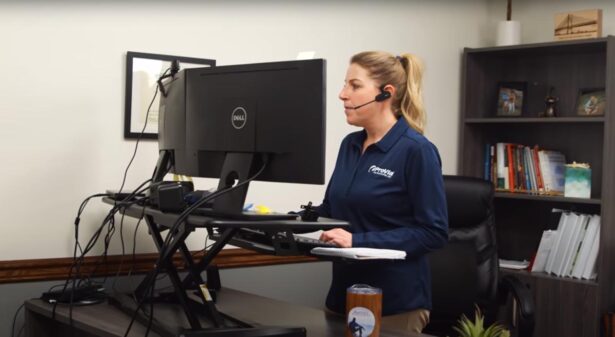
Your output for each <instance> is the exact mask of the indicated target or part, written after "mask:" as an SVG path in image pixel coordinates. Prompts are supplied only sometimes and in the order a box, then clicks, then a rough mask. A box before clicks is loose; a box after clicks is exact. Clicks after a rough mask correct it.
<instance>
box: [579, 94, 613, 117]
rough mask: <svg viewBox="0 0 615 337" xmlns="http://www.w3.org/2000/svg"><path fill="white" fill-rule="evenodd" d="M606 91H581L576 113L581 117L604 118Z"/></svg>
mask: <svg viewBox="0 0 615 337" xmlns="http://www.w3.org/2000/svg"><path fill="white" fill-rule="evenodd" d="M605 108H606V91H605V90H604V88H589V89H580V90H579V95H578V96H577V104H576V112H577V115H579V116H604V110H605Z"/></svg>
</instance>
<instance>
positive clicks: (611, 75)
mask: <svg viewBox="0 0 615 337" xmlns="http://www.w3.org/2000/svg"><path fill="white" fill-rule="evenodd" d="M518 81H523V82H527V92H526V95H525V97H524V100H526V107H525V109H524V111H523V113H522V115H521V116H519V117H498V116H496V113H495V111H496V108H497V107H496V106H497V91H498V84H499V83H500V82H518ZM549 86H553V87H554V89H555V91H554V93H553V95H555V96H557V97H559V101H558V103H557V107H558V111H557V114H556V117H538V113H539V112H540V111H541V110H544V108H545V105H544V98H545V96H546V95H547V89H548V87H549ZM598 87H604V88H605V90H606V98H607V106H606V111H605V114H604V116H598V117H587V116H577V115H576V110H575V107H576V103H577V96H578V93H579V90H580V89H585V88H598ZM461 88H462V93H461V95H462V96H461V97H462V100H461V119H460V146H459V154H460V155H459V168H458V170H459V174H462V175H468V176H475V177H483V172H484V155H485V151H484V149H485V144H495V143H497V142H508V143H517V144H524V145H528V146H533V145H536V144H537V145H539V146H540V147H541V148H544V149H550V150H557V151H560V152H562V153H564V154H565V156H566V161H567V162H572V161H576V162H586V163H589V164H590V165H591V168H592V182H591V189H592V192H591V198H590V199H579V198H565V197H562V196H543V195H536V194H524V193H508V192H497V193H496V194H495V208H496V226H497V235H498V237H497V239H498V249H499V254H500V257H501V258H504V259H518V260H522V259H530V258H531V257H532V255H533V254H534V253H535V251H536V249H537V247H538V244H539V242H540V238H541V234H542V231H543V230H545V229H547V226H548V223H549V222H550V220H552V219H551V218H550V217H552V215H551V209H553V208H562V209H568V210H575V211H579V212H585V213H590V214H600V215H601V217H602V222H601V229H600V231H601V232H600V235H601V237H600V251H599V256H598V262H597V271H598V278H597V279H596V280H590V281H587V280H578V279H572V278H562V277H555V276H551V275H548V274H545V273H530V272H527V271H508V270H501V272H502V273H503V274H505V273H513V274H515V275H516V276H517V277H519V278H520V279H522V280H523V281H524V282H525V283H526V284H527V285H528V286H529V287H530V289H531V291H532V293H533V295H534V299H535V302H536V317H535V318H536V329H535V333H534V335H535V336H562V337H566V336H570V337H572V336H598V335H599V331H600V317H601V315H602V314H603V313H605V312H607V311H608V310H610V309H613V306H614V305H615V287H613V286H612V284H613V283H614V282H615V268H613V265H614V263H615V208H614V207H611V205H615V181H614V178H615V174H613V172H615V118H614V116H613V115H614V114H615V105H614V104H612V103H611V102H614V101H615V37H611V36H609V37H606V38H600V39H589V40H577V41H564V42H549V43H537V44H525V45H517V46H506V47H493V48H466V49H465V50H464V53H463V69H462V86H461ZM602 205H605V207H602Z"/></svg>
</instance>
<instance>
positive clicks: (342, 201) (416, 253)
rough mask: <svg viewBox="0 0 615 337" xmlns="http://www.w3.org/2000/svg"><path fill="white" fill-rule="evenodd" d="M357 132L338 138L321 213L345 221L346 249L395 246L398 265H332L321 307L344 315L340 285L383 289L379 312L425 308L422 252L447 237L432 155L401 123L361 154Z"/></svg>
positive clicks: (427, 292)
mask: <svg viewBox="0 0 615 337" xmlns="http://www.w3.org/2000/svg"><path fill="white" fill-rule="evenodd" d="M365 138H366V133H365V131H364V130H363V131H359V132H354V133H351V134H349V135H348V136H346V138H344V140H343V141H342V144H341V147H340V150H339V154H338V158H337V162H336V165H335V170H334V171H333V175H332V176H331V180H330V181H329V185H328V187H327V191H326V194H325V198H324V201H323V203H322V205H320V206H319V208H318V210H319V212H320V214H321V215H323V216H327V217H332V218H336V219H342V220H346V221H348V222H350V224H351V227H350V232H352V246H353V247H372V248H386V249H397V250H403V251H405V252H406V254H407V256H406V259H405V260H395V261H388V260H377V261H369V262H368V261H359V262H334V263H333V281H332V284H331V288H330V290H329V294H328V296H327V307H328V308H329V309H331V310H333V311H336V312H340V313H344V312H345V303H346V288H348V287H349V286H351V285H353V284H357V283H365V284H369V285H371V286H375V287H378V288H381V289H382V291H383V315H391V314H396V313H401V312H405V311H410V310H414V309H420V308H423V309H431V276H430V272H429V266H428V262H427V256H426V253H428V252H431V251H433V250H435V249H438V248H441V247H442V246H444V244H445V243H446V242H447V238H448V220H447V219H448V216H447V210H446V199H445V196H444V186H443V181H442V170H441V161H440V155H439V154H438V150H437V149H436V147H435V146H434V145H433V144H432V143H431V142H429V140H427V138H425V137H424V136H423V135H421V134H420V133H418V132H417V131H415V130H414V129H412V128H411V127H409V125H408V123H407V122H406V120H405V119H404V118H400V119H399V120H398V121H397V123H395V125H394V126H393V127H392V128H391V129H390V130H389V131H388V132H387V134H386V135H385V136H384V137H383V138H382V139H381V140H380V141H379V142H377V143H375V144H372V145H370V146H369V147H368V148H367V149H366V150H365V152H364V153H363V154H362V153H361V150H362V147H363V142H364V141H365Z"/></svg>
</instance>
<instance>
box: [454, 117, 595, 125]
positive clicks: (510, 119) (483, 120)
mask: <svg viewBox="0 0 615 337" xmlns="http://www.w3.org/2000/svg"><path fill="white" fill-rule="evenodd" d="M465 123H466V124H507V123H517V124H524V123H527V124H531V123H543V124H555V123H604V117H553V118H543V117H518V118H515V117H493V118H467V119H466V120H465Z"/></svg>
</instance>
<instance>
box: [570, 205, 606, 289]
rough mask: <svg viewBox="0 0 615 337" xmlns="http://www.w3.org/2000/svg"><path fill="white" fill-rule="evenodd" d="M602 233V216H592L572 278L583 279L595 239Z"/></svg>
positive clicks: (573, 268)
mask: <svg viewBox="0 0 615 337" xmlns="http://www.w3.org/2000/svg"><path fill="white" fill-rule="evenodd" d="M599 231H600V216H599V215H592V216H590V219H589V221H588V223H587V229H586V230H585V236H584V237H583V241H582V242H581V247H580V248H579V254H578V256H577V258H576V261H575V262H574V265H573V267H572V273H571V274H570V276H572V277H574V278H579V279H580V278H581V276H582V275H583V270H584V268H585V265H586V264H587V259H588V257H589V252H590V250H591V248H592V245H593V244H594V239H595V237H596V235H597V234H598V232H599Z"/></svg>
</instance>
